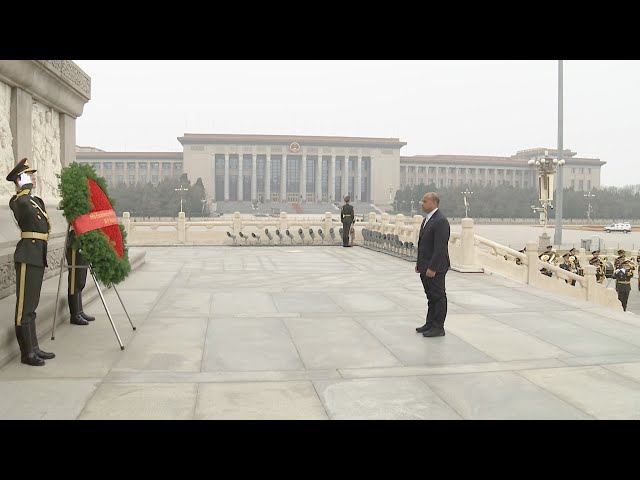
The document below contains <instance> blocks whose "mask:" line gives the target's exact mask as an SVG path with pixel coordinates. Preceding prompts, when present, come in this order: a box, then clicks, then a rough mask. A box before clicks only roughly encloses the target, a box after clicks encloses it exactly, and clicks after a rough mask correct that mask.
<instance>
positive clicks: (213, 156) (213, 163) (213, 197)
mask: <svg viewBox="0 0 640 480" xmlns="http://www.w3.org/2000/svg"><path fill="white" fill-rule="evenodd" d="M183 166H184V164H183ZM211 201H212V202H215V201H216V154H215V153H213V154H211Z"/></svg>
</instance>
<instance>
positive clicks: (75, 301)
mask: <svg viewBox="0 0 640 480" xmlns="http://www.w3.org/2000/svg"><path fill="white" fill-rule="evenodd" d="M75 239H76V232H75V231H74V229H73V226H72V227H71V229H70V230H69V236H68V237H67V251H66V256H67V265H68V266H69V276H68V278H67V300H68V301H69V312H70V313H71V318H70V319H69V321H70V322H71V323H72V324H73V325H89V322H93V321H94V320H95V317H92V316H91V315H87V314H86V313H84V309H83V307H82V290H84V287H85V285H86V283H87V267H88V266H89V263H88V262H87V261H86V260H85V259H84V257H83V256H82V253H80V251H79V250H78V249H77V248H75V245H74V241H75Z"/></svg>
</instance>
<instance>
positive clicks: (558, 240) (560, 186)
mask: <svg viewBox="0 0 640 480" xmlns="http://www.w3.org/2000/svg"><path fill="white" fill-rule="evenodd" d="M562 148H563V146H562V60H558V178H557V182H556V195H557V197H558V199H557V201H556V225H555V227H556V228H555V241H554V243H555V244H556V245H558V247H560V245H561V244H562V206H563V205H562V197H563V190H564V180H563V178H562V176H563V175H562V173H563V170H564V168H562V165H564V160H563V159H562ZM560 162H562V163H560Z"/></svg>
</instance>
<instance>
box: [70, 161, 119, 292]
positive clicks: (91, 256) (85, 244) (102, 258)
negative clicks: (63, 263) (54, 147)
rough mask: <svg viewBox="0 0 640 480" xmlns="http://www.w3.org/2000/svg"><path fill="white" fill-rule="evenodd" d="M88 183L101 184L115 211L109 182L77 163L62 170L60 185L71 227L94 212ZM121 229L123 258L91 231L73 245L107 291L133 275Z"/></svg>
mask: <svg viewBox="0 0 640 480" xmlns="http://www.w3.org/2000/svg"><path fill="white" fill-rule="evenodd" d="M87 179H91V180H93V181H94V182H96V183H97V184H98V186H99V187H100V188H101V189H102V191H103V192H104V194H105V195H106V197H107V198H108V199H109V202H110V203H111V206H112V207H113V204H114V202H113V199H112V198H111V197H110V196H109V193H108V191H107V182H106V181H105V179H104V178H102V177H99V176H98V175H96V172H95V171H94V170H93V168H92V167H91V166H90V165H81V164H78V163H75V162H74V163H72V164H71V165H69V166H68V167H65V168H63V169H62V172H61V173H60V185H59V187H60V193H61V195H62V202H61V203H60V207H61V208H62V210H63V215H64V217H65V218H66V219H67V221H68V222H69V223H70V224H71V222H73V221H74V220H75V219H76V218H78V217H79V216H80V215H85V214H87V213H89V212H91V209H92V208H93V205H92V204H91V202H90V201H89V185H88V183H87ZM118 226H119V227H120V233H121V235H122V244H123V247H124V255H123V256H122V258H120V257H119V256H118V254H117V253H116V251H115V250H114V249H113V247H112V246H111V245H110V244H109V237H108V236H107V235H105V234H104V233H103V232H102V231H101V230H91V231H89V232H85V233H83V234H81V235H76V238H75V242H74V245H73V248H76V249H79V250H82V255H83V256H84V257H85V258H86V260H87V261H88V262H89V263H90V264H91V268H92V269H93V272H94V273H95V275H96V277H97V278H98V280H100V281H101V282H102V283H103V284H104V285H106V286H107V287H109V286H111V285H113V284H118V283H120V282H121V281H122V280H124V279H125V278H126V277H127V275H128V274H129V272H131V265H130V263H129V249H128V248H127V233H126V232H125V230H124V226H123V225H122V224H121V223H120V224H118Z"/></svg>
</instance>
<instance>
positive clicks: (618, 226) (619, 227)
mask: <svg viewBox="0 0 640 480" xmlns="http://www.w3.org/2000/svg"><path fill="white" fill-rule="evenodd" d="M603 230H604V231H605V232H607V233H611V232H623V233H629V232H630V231H631V225H630V224H628V223H612V224H611V225H608V226H606V227H604V228H603Z"/></svg>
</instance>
